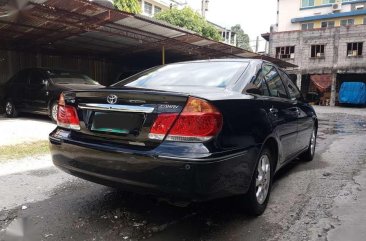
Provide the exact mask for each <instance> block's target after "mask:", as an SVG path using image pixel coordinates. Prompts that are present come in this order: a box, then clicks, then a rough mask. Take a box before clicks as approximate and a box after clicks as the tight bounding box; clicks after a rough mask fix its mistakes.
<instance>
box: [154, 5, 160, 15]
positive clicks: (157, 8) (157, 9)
mask: <svg viewBox="0 0 366 241" xmlns="http://www.w3.org/2000/svg"><path fill="white" fill-rule="evenodd" d="M160 12H161V8H160V7H158V6H154V14H157V13H160Z"/></svg>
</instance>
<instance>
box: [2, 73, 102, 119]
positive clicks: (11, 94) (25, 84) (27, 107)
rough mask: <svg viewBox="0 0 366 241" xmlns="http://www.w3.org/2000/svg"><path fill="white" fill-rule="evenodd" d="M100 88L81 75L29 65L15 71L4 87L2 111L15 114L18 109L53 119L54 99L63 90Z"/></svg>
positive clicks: (9, 114)
mask: <svg viewBox="0 0 366 241" xmlns="http://www.w3.org/2000/svg"><path fill="white" fill-rule="evenodd" d="M98 87H101V85H100V84H98V83H97V82H96V81H94V80H92V79H91V78H90V77H88V76H86V75H85V74H81V73H76V72H70V71H64V70H55V69H46V68H31V69H24V70H21V71H19V72H18V73H17V74H16V75H14V76H13V77H12V78H11V79H10V80H9V81H8V83H7V84H6V86H5V114H6V116H7V117H16V116H17V115H18V114H19V113H20V112H30V113H36V114H46V115H49V116H50V117H51V118H52V120H53V121H56V118H57V101H58V98H59V96H60V94H61V92H62V91H64V90H81V89H90V88H93V89H95V88H98Z"/></svg>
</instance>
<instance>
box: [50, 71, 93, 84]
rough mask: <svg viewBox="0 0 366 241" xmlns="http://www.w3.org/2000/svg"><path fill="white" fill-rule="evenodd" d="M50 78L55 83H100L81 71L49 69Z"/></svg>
mask: <svg viewBox="0 0 366 241" xmlns="http://www.w3.org/2000/svg"><path fill="white" fill-rule="evenodd" d="M47 74H48V76H49V78H50V79H51V80H52V82H53V83H55V84H60V85H63V84H64V85H67V84H83V85H98V82H96V81H94V80H93V79H91V78H90V77H89V76H87V75H85V74H80V73H73V72H67V71H57V70H48V71H47Z"/></svg>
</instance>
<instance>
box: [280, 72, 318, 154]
mask: <svg viewBox="0 0 366 241" xmlns="http://www.w3.org/2000/svg"><path fill="white" fill-rule="evenodd" d="M280 73H281V75H282V76H283V80H284V83H285V85H286V87H287V90H288V93H289V95H290V98H291V100H293V101H296V107H297V110H298V117H297V123H298V135H297V142H296V145H297V150H298V151H302V150H304V149H306V148H308V147H309V140H310V136H311V134H312V131H313V127H314V121H313V117H312V115H310V114H309V106H308V104H306V103H305V102H304V98H303V97H302V95H301V92H300V91H299V89H298V88H297V86H296V85H295V84H294V83H293V82H292V80H291V79H290V77H289V76H288V75H287V74H286V73H285V72H284V71H281V70H280Z"/></svg>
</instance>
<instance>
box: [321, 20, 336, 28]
mask: <svg viewBox="0 0 366 241" xmlns="http://www.w3.org/2000/svg"><path fill="white" fill-rule="evenodd" d="M334 26H335V23H334V21H327V22H322V23H321V27H322V28H334Z"/></svg>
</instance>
